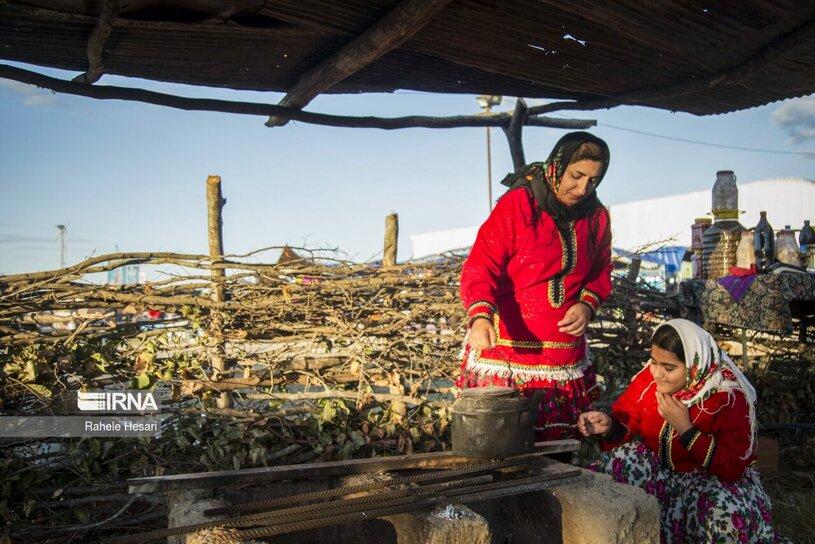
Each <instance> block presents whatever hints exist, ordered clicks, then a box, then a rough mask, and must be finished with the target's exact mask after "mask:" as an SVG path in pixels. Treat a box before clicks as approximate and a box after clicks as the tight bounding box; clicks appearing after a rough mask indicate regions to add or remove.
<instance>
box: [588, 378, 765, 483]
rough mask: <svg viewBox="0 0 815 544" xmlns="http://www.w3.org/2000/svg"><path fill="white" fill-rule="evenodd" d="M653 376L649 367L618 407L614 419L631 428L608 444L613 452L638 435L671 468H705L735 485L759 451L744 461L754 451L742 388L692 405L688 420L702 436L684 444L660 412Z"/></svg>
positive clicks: (634, 382) (684, 469) (632, 384)
mask: <svg viewBox="0 0 815 544" xmlns="http://www.w3.org/2000/svg"><path fill="white" fill-rule="evenodd" d="M655 390H656V389H655V383H654V378H653V376H652V375H651V372H649V370H648V367H646V368H644V369H643V370H642V371H640V373H639V374H637V375H636V376H635V377H634V380H633V381H632V382H631V384H630V385H629V386H628V388H627V389H626V390H625V392H624V393H623V394H622V395H621V396H620V398H619V399H617V401H616V402H615V403H614V405H613V407H612V410H611V412H612V416H613V417H614V418H615V419H616V420H617V421H619V422H620V423H622V424H623V425H625V427H626V428H627V429H628V431H627V433H626V435H625V437H624V438H623V439H622V440H621V441H620V442H617V443H610V442H605V443H604V449H606V450H609V449H612V448H613V447H615V446H618V445H619V444H621V443H623V442H627V441H629V440H631V439H633V438H634V437H635V436H639V437H640V438H641V439H642V440H643V442H645V444H647V445H648V447H649V448H651V449H652V450H654V451H655V452H657V455H658V456H659V458H660V461H661V462H662V463H663V464H664V465H665V466H666V468H669V469H671V470H674V471H677V472H691V471H693V470H698V469H705V470H707V471H708V472H710V473H712V474H714V475H716V476H718V477H719V478H720V479H721V480H723V481H725V482H734V481H736V480H738V479H739V478H740V477H741V476H742V474H743V473H744V469H745V468H747V466H748V465H749V464H750V463H752V462H753V461H754V460H755V453H753V454H752V455H750V456H747V457H746V459H742V457H744V456H745V455H744V452H745V451H747V450H748V449H749V448H750V434H751V432H752V431H751V428H750V413H749V407H748V404H747V399H746V397H745V396H744V394H743V393H742V392H741V391H739V390H734V391H730V392H719V393H714V394H712V395H711V396H710V397H708V398H707V399H706V400H705V401H704V402H701V403H699V404H695V405H693V406H691V407H690V409H689V412H690V420H691V423H693V425H694V427H696V428H697V429H698V430H699V432H698V433H697V434H696V436H694V438H693V440H692V441H691V442H690V443H689V445H688V448H685V447H684V446H683V445H682V442H681V440H680V439H679V434H678V433H677V432H676V430H674V429H673V428H672V427H671V426H670V425H669V424H668V423H667V422H666V421H665V419H664V418H663V417H662V416H660V415H659V412H658V411H657V399H656V394H655Z"/></svg>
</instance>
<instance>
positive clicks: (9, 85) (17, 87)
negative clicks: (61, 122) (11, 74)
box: [0, 79, 57, 108]
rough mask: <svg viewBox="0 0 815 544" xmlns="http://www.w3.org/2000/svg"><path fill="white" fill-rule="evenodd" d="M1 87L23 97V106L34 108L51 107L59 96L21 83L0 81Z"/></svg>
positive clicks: (7, 80) (8, 80)
mask: <svg viewBox="0 0 815 544" xmlns="http://www.w3.org/2000/svg"><path fill="white" fill-rule="evenodd" d="M0 87H5V88H6V89H9V90H11V91H12V92H14V93H17V94H18V95H21V96H22V97H23V104H25V105H26V106H29V107H32V108H37V107H42V106H50V105H51V104H54V103H55V102H56V101H57V96H56V94H55V93H53V92H51V91H46V90H44V89H40V88H39V87H37V86H35V85H29V84H27V83H20V82H19V81H12V80H10V79H0Z"/></svg>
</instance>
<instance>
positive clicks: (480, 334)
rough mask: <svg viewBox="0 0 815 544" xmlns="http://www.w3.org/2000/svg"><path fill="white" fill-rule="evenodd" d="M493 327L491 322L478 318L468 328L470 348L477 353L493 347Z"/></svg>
mask: <svg viewBox="0 0 815 544" xmlns="http://www.w3.org/2000/svg"><path fill="white" fill-rule="evenodd" d="M495 339H496V337H495V327H493V326H492V321H490V320H489V319H487V318H485V317H480V318H478V319H476V320H475V321H473V324H472V325H471V326H470V340H469V344H470V347H471V348H473V349H477V350H479V351H484V350H485V349H490V348H494V347H495Z"/></svg>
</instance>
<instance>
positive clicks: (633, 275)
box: [626, 256, 642, 282]
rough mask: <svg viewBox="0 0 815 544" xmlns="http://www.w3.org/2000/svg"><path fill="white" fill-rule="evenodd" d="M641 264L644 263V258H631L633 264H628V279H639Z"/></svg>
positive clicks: (634, 280) (631, 280) (632, 280)
mask: <svg viewBox="0 0 815 544" xmlns="http://www.w3.org/2000/svg"><path fill="white" fill-rule="evenodd" d="M640 265H642V259H641V258H640V257H639V256H637V257H632V258H631V264H630V265H628V274H626V279H628V281H630V282H636V281H637V276H639V275H640Z"/></svg>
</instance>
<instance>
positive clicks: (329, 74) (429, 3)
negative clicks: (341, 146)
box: [266, 0, 451, 127]
mask: <svg viewBox="0 0 815 544" xmlns="http://www.w3.org/2000/svg"><path fill="white" fill-rule="evenodd" d="M450 2H451V0H402V2H400V3H399V4H398V5H397V6H396V7H394V8H393V9H392V10H390V11H389V12H388V13H387V15H385V16H384V17H382V18H381V19H380V20H379V21H377V22H376V23H374V24H373V25H372V26H371V27H370V28H368V29H367V30H366V31H364V32H363V33H362V34H360V35H359V36H357V37H356V38H354V39H353V40H352V41H351V42H350V43H348V44H346V45H345V46H343V47H342V48H341V49H340V50H339V51H337V52H336V53H334V54H333V55H331V57H329V58H327V59H326V60H324V61H323V62H321V63H320V64H318V65H317V66H315V67H314V68H312V69H311V70H308V71H307V72H306V73H304V74H303V75H302V76H301V77H300V80H299V81H298V82H297V84H296V85H295V86H294V87H292V88H291V89H289V92H288V93H287V94H286V96H285V97H283V99H282V100H281V101H280V102H279V103H278V105H279V106H284V107H287V108H298V109H299V108H303V107H305V106H306V105H307V104H308V103H309V102H311V100H313V99H314V98H315V97H316V96H317V95H319V94H320V93H322V92H324V91H326V90H328V89H330V88H331V87H333V86H334V85H336V84H337V83H339V82H340V81H342V80H344V79H345V78H347V77H348V76H350V75H351V74H353V73H355V72H357V71H359V70H361V69H362V68H365V67H366V66H368V65H369V64H371V63H372V62H374V61H375V60H376V59H378V58H379V57H381V56H382V55H384V54H385V53H387V52H389V51H391V50H393V49H395V48H396V47H398V46H399V45H401V44H402V43H404V42H405V41H406V40H408V39H409V38H410V37H411V36H413V35H414V34H415V33H416V32H418V31H419V30H420V29H421V28H422V27H423V26H424V25H425V24H427V22H428V21H429V20H430V19H431V18H432V17H433V16H434V15H435V14H436V13H438V12H439V11H440V10H441V9H443V8H444V7H445V6H447V4H449V3H450ZM287 122H288V119H285V118H282V117H277V116H271V117H269V120H268V121H267V122H266V126H268V127H276V126H282V125H285V124H286V123H287Z"/></svg>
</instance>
